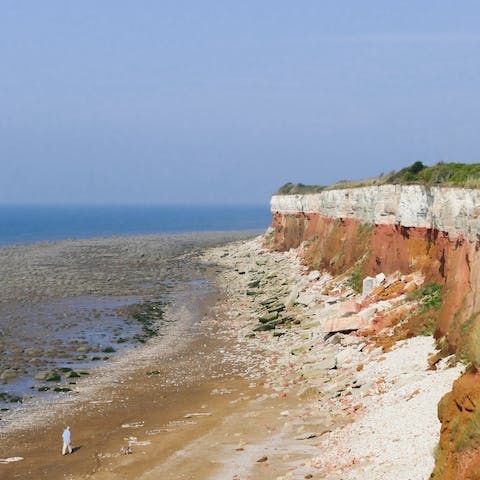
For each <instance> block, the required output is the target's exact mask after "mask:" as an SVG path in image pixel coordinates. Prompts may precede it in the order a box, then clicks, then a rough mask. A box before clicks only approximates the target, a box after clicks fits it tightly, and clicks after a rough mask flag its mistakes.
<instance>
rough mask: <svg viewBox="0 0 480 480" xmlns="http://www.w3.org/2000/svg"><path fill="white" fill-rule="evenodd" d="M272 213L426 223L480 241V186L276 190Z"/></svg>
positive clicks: (393, 223) (422, 226) (423, 224)
mask: <svg viewBox="0 0 480 480" xmlns="http://www.w3.org/2000/svg"><path fill="white" fill-rule="evenodd" d="M270 205H271V210H272V213H280V214H295V213H306V214H309V213H315V214H320V215H322V216H324V217H330V218H353V219H356V220H358V221H360V222H362V223H373V224H376V225H380V224H386V225H401V226H404V227H421V228H428V229H435V230H439V231H442V232H446V233H448V234H449V235H450V236H451V237H456V236H464V237H465V238H468V239H469V240H477V235H478V234H479V233H480V219H479V217H480V191H479V190H475V189H465V188H446V187H431V188H428V187H424V186H422V185H381V186H371V187H360V188H350V189H344V190H326V191H324V192H321V193H314V194H307V195H273V197H272V199H271V202H270Z"/></svg>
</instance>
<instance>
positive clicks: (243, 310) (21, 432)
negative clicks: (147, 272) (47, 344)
mask: <svg viewBox="0 0 480 480" xmlns="http://www.w3.org/2000/svg"><path fill="white" fill-rule="evenodd" d="M195 262H200V263H199V264H198V266H199V271H200V272H201V273H202V275H200V277H198V278H197V280H200V279H203V281H204V282H206V283H203V285H209V286H210V288H195V289H192V288H191V286H192V285H188V284H186V283H184V284H182V283H179V284H178V285H177V287H178V288H179V290H178V289H177V301H175V302H172V303H171V304H170V306H169V307H168V309H167V311H166V317H167V318H169V319H170V320H171V321H170V322H168V324H167V327H166V328H165V329H164V330H163V337H159V338H157V339H152V340H150V341H149V342H147V343H146V344H145V345H144V346H142V347H140V348H136V349H130V350H128V351H125V352H124V353H122V354H121V355H118V356H117V357H116V358H114V359H111V360H109V361H108V362H106V363H105V364H104V365H103V366H102V367H101V368H99V369H98V371H95V372H92V375H91V376H89V377H88V378H85V379H82V381H81V382H79V384H78V386H77V387H76V393H75V394H72V393H68V394H65V396H63V397H60V398H61V400H58V401H56V402H55V403H54V404H48V403H45V402H44V403H42V402H41V401H39V402H38V403H37V404H35V402H29V405H30V406H29V408H28V411H25V414H26V415H25V417H24V416H23V414H22V415H21V416H17V418H18V419H19V423H10V424H9V423H8V422H4V421H3V420H2V424H1V425H2V432H0V440H1V443H0V445H1V446H0V478H1V479H2V480H3V479H10V478H12V479H23V478H40V479H42V478H45V479H46V478H48V479H53V480H55V479H69V480H86V479H98V480H110V479H111V480H116V479H121V480H130V479H131V480H133V479H143V480H153V479H159V478H161V479H189V480H225V479H228V480H272V479H275V480H301V479H313V480H318V479H320V478H322V479H329V480H340V479H352V480H353V479H354V478H372V479H375V480H385V479H392V480H393V479H398V478H400V479H405V480H407V479H410V478H425V479H426V478H428V477H429V475H430V472H431V470H432V468H433V453H432V452H433V449H434V446H435V442H436V441H437V440H436V439H437V438H438V432H439V429H440V425H439V422H438V419H437V416H436V412H437V404H438V401H439V400H440V398H441V396H442V395H443V394H444V393H446V392H447V391H448V390H449V389H450V388H451V383H452V381H453V380H454V379H455V378H457V377H458V375H459V374H460V372H461V368H460V367H458V366H457V367H454V368H452V367H451V363H450V361H449V359H444V361H442V362H441V363H439V364H438V366H437V370H435V371H433V370H431V369H430V368H429V363H428V359H429V357H431V355H432V354H434V353H435V344H434V341H433V339H432V338H431V337H416V338H412V339H409V340H407V341H404V342H398V344H396V345H394V346H393V348H392V350H391V351H389V352H384V351H383V350H382V347H381V346H378V345H377V344H376V343H375V341H374V340H372V339H369V338H368V336H364V335H362V334H355V333H351V334H346V333H345V332H343V333H341V332H340V333H336V334H335V335H333V336H331V337H328V338H326V336H325V334H324V331H323V330H322V325H323V322H327V324H328V323H329V322H331V320H332V319H335V318H337V317H338V316H339V315H342V314H343V313H345V312H349V311H351V309H352V308H357V309H358V308H360V309H362V308H363V309H364V310H368V309H371V307H372V305H375V309H377V308H379V309H380V308H381V309H382V310H381V314H382V315H390V314H392V315H397V309H398V308H403V307H408V305H407V304H406V303H405V302H407V303H408V302H410V300H408V298H405V296H402V295H400V296H398V298H397V297H396V298H392V299H390V300H389V301H384V300H381V298H382V297H381V296H379V298H376V297H374V296H372V297H371V298H370V297H369V298H367V301H366V304H367V306H366V307H364V306H362V305H363V303H362V302H364V301H365V299H364V298H360V296H359V295H357V294H355V293H354V292H353V291H349V290H348V289H346V288H345V285H344V278H343V277H341V276H340V277H337V278H332V277H331V276H330V275H329V274H328V273H326V272H323V273H320V272H310V273H309V272H308V271H307V269H306V268H305V267H304V266H302V264H301V262H300V257H299V255H298V252H294V251H291V252H285V253H276V252H268V251H266V250H265V249H264V248H263V247H262V240H261V239H254V240H251V241H247V242H237V243H233V244H228V245H225V246H221V247H218V248H214V249H207V251H206V252H205V253H204V254H202V255H201V256H198V257H195ZM186 263H188V265H189V267H188V268H187V271H190V272H192V271H193V270H192V263H191V262H190V263H189V262H186ZM417 280H418V281H421V279H416V277H415V278H412V281H413V282H415V281H417ZM397 281H399V279H398V275H397V274H392V275H391V276H388V277H387V278H386V279H385V287H384V288H389V285H392V284H394V283H395V282H397ZM196 285H197V286H200V285H202V283H198V284H196ZM372 295H374V294H373V293H372ZM272 302H273V303H272ZM410 307H411V305H410ZM410 307H409V308H410ZM269 310H270V312H269ZM362 311H363V310H362ZM368 311H370V310H368ZM266 312H268V313H266ZM271 312H274V313H273V314H272V313H271ZM275 312H277V313H278V312H281V313H280V317H278V315H277V314H275ZM271 315H273V317H272V316H271ZM271 318H274V320H273V321H274V322H276V323H275V326H274V329H271V328H263V327H262V325H263V326H265V327H268V323H265V320H267V321H268V322H270V321H271ZM185 319H187V321H185ZM262 320H263V321H262ZM450 360H451V359H450ZM49 405H50V407H49ZM53 406H54V407H53ZM46 407H47V408H46ZM21 413H23V412H21ZM67 424H69V425H70V426H71V428H72V438H73V446H74V447H76V451H75V452H74V453H73V454H72V455H67V456H65V457H62V456H61V454H60V449H61V432H62V430H63V428H64V427H65V425H67ZM125 447H129V448H131V452H130V453H129V454H127V455H125V454H123V453H122V449H125ZM17 456H18V457H23V460H20V461H18V462H15V463H7V464H2V461H1V459H2V458H3V459H5V458H12V457H17Z"/></svg>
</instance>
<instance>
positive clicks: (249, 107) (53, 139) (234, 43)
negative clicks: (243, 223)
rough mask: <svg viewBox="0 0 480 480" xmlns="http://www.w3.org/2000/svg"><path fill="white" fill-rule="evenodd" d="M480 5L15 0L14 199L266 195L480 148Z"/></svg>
mask: <svg viewBox="0 0 480 480" xmlns="http://www.w3.org/2000/svg"><path fill="white" fill-rule="evenodd" d="M479 18H480V4H478V3H477V2H473V1H471V0H468V1H465V2H462V3H461V5H459V4H454V3H453V2H451V1H446V0H440V1H438V2H435V4H434V5H432V4H427V3H419V2H416V1H413V0H410V1H405V2H401V3H400V2H395V4H392V3H391V2H383V1H380V0H371V1H367V2H363V3H362V4H361V5H360V4H358V2H355V1H353V0H350V1H349V0H347V1H345V2H341V3H339V2H335V1H328V0H327V1H324V2H316V1H314V0H306V1H305V2H302V3H301V4H298V5H293V4H291V3H290V2H282V1H280V2H278V1H275V2H274V1H272V0H266V1H265V2H253V1H251V0H247V1H245V2H241V3H225V2H220V1H214V0H206V1H204V2H191V1H180V2H179V1H176V2H173V1H168V0H167V1H165V2H155V1H152V0H145V1H144V2H142V3H141V4H139V3H138V2H133V1H127V0H124V1H113V0H105V1H102V2H95V1H93V0H85V1H83V2H81V3H80V2H64V1H60V0H51V1H49V2H34V1H32V0H26V1H23V2H18V1H16V0H5V1H4V2H3V3H2V13H1V15H0V55H1V58H2V74H1V75H0V105H1V106H2V107H1V108H2V115H1V116H0V159H1V160H0V161H1V167H2V170H1V174H0V204H6V205H13V204H16V205H19V204H20V205H22V204H29V205H32V204H34V205H36V204H43V205H52V204H60V205H62V204H72V205H119V204H125V205H143V204H146V205H178V204H182V205H190V204H198V205H266V204H267V203H268V201H269V199H270V195H271V194H272V193H274V192H275V191H276V190H277V189H278V188H279V187H280V186H282V185H283V184H285V183H287V182H293V183H304V184H317V185H328V184H332V183H335V182H337V181H339V180H341V179H345V178H347V179H351V180H355V179H361V178H367V177H372V176H375V175H378V174H380V173H387V172H389V171H391V170H399V169H401V168H403V167H405V166H407V165H410V164H412V163H413V162H415V161H422V162H423V163H424V164H427V165H433V164H435V163H437V162H439V161H445V162H450V161H456V162H463V163H474V162H480V137H479V136H478V134H477V125H478V124H479V123H480V95H479V93H480V63H479V62H478V51H479V48H480V23H479V21H478V20H479Z"/></svg>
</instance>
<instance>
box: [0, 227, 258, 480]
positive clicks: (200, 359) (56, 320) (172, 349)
mask: <svg viewBox="0 0 480 480" xmlns="http://www.w3.org/2000/svg"><path fill="white" fill-rule="evenodd" d="M246 236H251V233H249V232H233V233H230V232H228V233H208V234H195V235H178V236H161V237H155V236H148V237H132V238H124V239H121V238H118V239H117V238H115V239H95V240H84V241H71V242H70V241H67V242H58V243H47V244H38V245H30V246H14V247H6V248H4V249H0V270H1V271H2V273H3V275H1V279H2V280H1V282H0V283H2V286H3V287H4V293H3V295H2V298H1V302H0V312H2V313H3V315H2V317H0V318H1V319H2V325H3V330H4V331H3V332H2V333H3V335H2V337H1V341H2V348H3V353H2V362H3V363H4V366H7V367H10V368H12V367H13V362H15V367H16V368H17V371H18V372H19V375H21V374H22V373H23V374H24V375H28V373H29V371H28V370H26V369H24V366H23V365H22V354H23V355H24V356H25V339H28V340H30V341H34V342H35V341H36V344H34V345H33V347H37V348H39V349H42V350H43V351H44V349H45V345H44V344H43V342H44V339H45V338H49V332H43V335H32V332H31V331H30V330H29V328H28V327H29V321H28V317H26V316H20V315H17V317H16V320H15V322H16V323H15V324H14V325H12V316H11V314H12V313H13V314H15V305H17V306H18V309H17V312H18V311H21V310H22V311H25V308H27V309H28V310H29V311H31V312H35V307H36V306H37V305H39V304H40V303H41V304H42V305H43V306H44V308H43V309H42V311H43V316H42V318H44V319H45V325H43V327H44V328H52V325H55V328H56V329H58V328H60V329H62V328H64V324H65V322H64V321H63V317H62V316H61V315H60V316H59V315H55V314H54V313H55V311H54V309H53V308H52V309H50V310H49V309H48V308H45V305H52V306H55V309H59V308H60V307H61V306H62V302H64V299H65V298H67V299H68V301H69V302H71V299H72V298H76V297H75V296H76V295H77V296H78V297H80V298H82V296H83V295H85V294H88V295H90V296H91V297H92V298H97V299H98V298H103V299H105V298H107V299H108V298H109V295H111V296H112V297H113V298H114V299H118V297H119V296H120V295H122V296H135V298H137V299H138V298H141V299H143V300H150V299H152V298H158V296H159V294H164V293H165V287H166V286H168V289H169V295H170V297H169V299H170V304H169V306H168V307H167V308H166V312H165V318H166V320H167V324H166V325H163V326H162V327H161V329H160V336H159V337H157V338H152V339H151V340H149V341H148V342H147V343H146V344H145V345H139V346H137V347H136V348H133V349H126V350H124V351H123V352H122V353H121V354H119V355H117V356H116V357H114V358H112V359H109V360H108V361H107V362H105V363H104V364H102V365H101V366H98V367H95V368H92V369H91V370H90V375H89V376H88V377H85V378H82V379H80V380H79V381H78V382H77V384H76V385H75V386H73V388H74V391H73V392H69V393H66V394H59V395H56V396H55V397H54V398H53V399H52V398H45V397H42V396H41V395H40V396H35V397H34V398H28V399H27V398H25V401H24V403H23V404H22V405H20V406H18V407H17V408H15V409H12V411H11V412H7V413H4V415H3V418H2V419H1V421H0V439H1V443H0V458H3V459H6V458H12V457H22V458H23V460H21V461H19V462H13V463H6V464H2V465H0V478H2V479H4V478H5V479H8V478H26V477H31V478H50V479H55V478H65V475H67V474H68V475H73V476H71V477H69V478H87V477H88V476H89V475H92V474H94V473H96V472H98V474H99V475H100V473H101V472H103V471H109V470H110V467H109V464H110V463H111V461H112V458H114V459H118V457H119V455H118V452H119V451H120V449H121V448H122V447H123V446H125V445H127V444H128V443H130V444H132V443H135V440H133V438H130V440H128V439H129V437H137V438H139V436H142V437H146V438H147V439H146V440H145V438H143V439H142V442H149V443H148V444H145V445H143V444H141V445H131V448H132V450H133V453H132V454H130V455H127V456H123V457H121V460H122V461H121V462H117V463H119V465H120V466H119V469H120V470H119V471H120V472H124V471H125V472H127V473H119V474H118V475H120V476H119V477H118V478H137V476H138V473H139V472H140V471H147V470H148V469H149V468H150V467H149V461H147V462H146V463H145V462H144V461H145V459H146V457H145V455H143V454H142V451H143V450H144V449H145V448H147V449H148V448H152V447H151V445H155V449H154V450H155V454H154V460H152V462H154V464H155V465H157V464H158V461H161V459H162V458H166V457H167V456H168V455H170V454H171V453H172V451H176V450H177V447H178V446H179V445H181V444H182V443H185V441H186V437H188V439H191V438H194V437H195V435H198V434H200V433H201V432H203V429H204V426H205V425H210V424H212V423H215V422H218V421H220V419H221V417H222V416H221V415H220V416H219V415H218V414H215V415H214V414H213V413H212V412H210V411H209V412H205V409H207V408H208V409H211V408H212V409H213V408H215V410H218V409H219V408H220V407H219V406H220V405H221V404H224V403H225V402H226V398H225V397H226V395H225V396H224V395H221V394H220V395H216V394H213V395H212V394H211V392H212V390H213V391H216V390H218V391H220V392H223V391H231V390H233V391H236V392H237V391H240V390H241V389H243V388H245V381H243V380H239V379H237V378H236V376H235V374H234V372H233V371H232V368H231V366H229V365H228V364H226V363H225V362H224V361H223V360H222V358H221V357H222V355H221V352H222V351H224V350H223V349H222V348H220V345H223V346H224V344H225V342H224V340H219V339H218V338H216V336H215V335H212V334H211V332H206V333H204V332H202V326H201V322H200V321H201V319H202V316H203V315H207V312H208V310H209V308H210V307H211V305H213V304H215V303H218V300H219V294H218V292H217V290H216V288H215V286H214V283H213V282H211V280H213V275H214V273H215V272H214V267H212V266H208V265H203V264H201V263H199V262H198V259H197V257H198V254H199V249H200V248H204V247H206V246H212V245H218V244H220V243H223V242H225V241H227V240H232V239H236V238H242V237H243V238H244V237H246ZM62 271H64V274H63V275H61V274H59V272H62ZM113 278H117V280H115V281H114V280H113ZM118 278H120V280H118ZM27 293H28V295H27ZM5 312H8V315H6V314H5ZM48 313H51V314H52V315H50V317H49V315H48ZM93 313H94V314H95V313H96V312H95V311H94V312H93ZM36 318H37V319H38V318H39V316H38V315H37V316H36ZM49 322H50V323H49ZM52 322H53V323H52ZM38 323H39V322H38V321H37V324H38ZM19 324H20V325H19ZM12 327H13V328H12ZM41 327H42V325H40V327H39V328H40V330H41ZM87 327H88V323H87ZM12 331H13V332H15V333H16V334H15V335H12V334H11V332H12ZM22 331H23V332H26V333H24V334H23V337H22ZM65 338H67V337H65ZM12 345H13V346H14V347H16V348H15V349H14V348H12ZM31 347H32V345H31V344H29V348H31ZM12 351H13V352H12ZM12 353H13V355H12ZM45 361H48V358H47V359H46V360H45ZM219 386H220V387H219ZM3 387H4V389H6V388H7V387H8V384H7V385H4V386H3ZM202 407H203V408H202ZM192 409H193V410H194V411H193V412H191V411H192ZM197 410H199V411H198V412H197ZM189 411H190V412H191V413H212V415H194V416H193V418H192V419H183V416H184V415H186V414H187V413H189ZM132 422H133V423H134V424H135V426H125V425H127V424H129V423H132ZM139 422H140V423H141V426H140V423H139ZM172 422H173V423H172ZM66 424H69V425H71V428H72V432H73V433H72V437H73V443H74V447H76V450H75V452H74V454H72V455H71V456H65V457H62V456H60V455H59V451H60V447H61V442H60V440H59V439H60V435H61V431H62V430H63V428H64V426H65V425H66ZM122 425H124V427H122ZM163 436H168V442H166V443H165V442H164V441H163V438H162V440H161V441H160V442H158V441H157V439H158V438H159V437H163ZM150 442H151V443H150ZM59 462H60V463H59ZM138 464H142V465H143V466H142V467H138ZM152 465H153V464H152ZM63 467H65V468H63ZM132 469H133V470H135V472H136V473H135V474H132V473H131V472H132ZM129 471H130V474H129V473H128V472H129ZM112 475H113V474H112ZM115 475H117V474H116V473H115ZM125 475H127V476H126V477H125ZM128 475H131V476H128ZM99 478H101V476H100V477H99ZM111 478H115V477H111ZM172 478H175V477H172Z"/></svg>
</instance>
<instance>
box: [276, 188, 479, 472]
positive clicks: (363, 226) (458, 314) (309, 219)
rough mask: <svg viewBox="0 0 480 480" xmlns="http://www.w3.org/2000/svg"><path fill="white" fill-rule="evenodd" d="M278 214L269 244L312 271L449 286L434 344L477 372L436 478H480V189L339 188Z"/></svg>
mask: <svg viewBox="0 0 480 480" xmlns="http://www.w3.org/2000/svg"><path fill="white" fill-rule="evenodd" d="M271 210H272V228H271V229H270V231H269V234H268V235H267V243H268V246H269V247H270V248H272V249H275V250H280V251H282V250H288V249H290V248H297V249H298V250H299V251H300V252H301V254H302V258H303V261H304V263H305V264H306V265H307V266H309V267H310V268H312V269H319V270H327V271H329V272H330V273H332V274H334V275H341V274H345V276H346V278H350V280H351V282H352V284H354V283H355V282H356V283H357V287H359V284H360V282H361V280H362V279H363V278H365V277H366V276H373V275H376V274H379V273H381V272H383V273H385V274H387V275H388V274H391V273H394V272H397V271H399V272H401V273H402V274H412V273H415V272H417V273H418V272H421V274H422V275H423V276H424V277H425V282H424V283H425V284H437V285H441V287H442V302H441V305H440V309H439V312H438V315H435V318H434V321H435V323H434V334H435V337H436V338H437V341H438V344H439V345H440V346H441V347H442V350H443V352H444V354H448V353H456V355H457V358H459V359H460V358H461V359H463V360H464V361H465V363H470V370H469V372H468V373H467V374H466V375H464V376H463V377H461V378H460V379H459V380H458V381H457V382H456V384H455V386H454V388H453V390H452V392H451V393H450V394H448V395H447V396H446V397H445V398H444V399H443V400H442V402H441V404H440V406H439V418H440V420H441V422H442V431H441V440H440V445H439V449H438V452H437V455H436V457H437V465H436V468H435V471H434V474H433V476H434V477H435V478H444V479H446V478H471V479H473V478H480V473H479V472H480V467H479V465H480V462H479V461H478V459H479V449H480V433H478V432H479V431H480V428H477V427H478V425H480V420H478V419H479V418H480V409H479V408H477V403H479V402H477V399H478V398H480V381H479V375H478V373H477V371H476V369H475V368H473V366H472V358H471V356H472V338H473V337H474V336H475V331H476V330H478V328H479V327H478V326H477V324H478V320H477V317H478V313H479V312H480V299H479V296H478V291H479V287H480V254H479V252H478V251H479V248H480V219H479V217H480V191H479V190H476V189H464V188H451V187H427V186H422V185H381V186H369V187H360V188H348V189H341V190H340V189H339V190H335V189H331V190H326V191H323V192H321V193H314V194H305V195H274V196H273V197H272V200H271ZM411 333H412V332H410V334H411ZM479 340H480V336H479ZM473 354H475V352H473ZM479 407H480V405H479ZM477 424H478V425H477Z"/></svg>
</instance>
